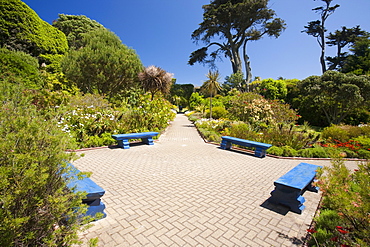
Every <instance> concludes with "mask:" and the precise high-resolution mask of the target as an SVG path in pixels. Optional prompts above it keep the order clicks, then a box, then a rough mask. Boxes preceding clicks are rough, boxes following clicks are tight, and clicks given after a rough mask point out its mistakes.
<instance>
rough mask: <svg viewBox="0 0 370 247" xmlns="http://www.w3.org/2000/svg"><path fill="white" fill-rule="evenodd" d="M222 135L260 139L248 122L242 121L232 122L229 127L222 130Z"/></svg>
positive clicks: (253, 139)
mask: <svg viewBox="0 0 370 247" xmlns="http://www.w3.org/2000/svg"><path fill="white" fill-rule="evenodd" d="M223 135H226V136H233V137H237V138H242V139H246V140H252V141H261V135H260V134H259V133H258V132H256V131H255V129H254V128H253V127H252V126H251V125H250V124H248V123H244V122H233V123H232V124H231V125H230V127H229V128H227V129H225V130H224V132H223Z"/></svg>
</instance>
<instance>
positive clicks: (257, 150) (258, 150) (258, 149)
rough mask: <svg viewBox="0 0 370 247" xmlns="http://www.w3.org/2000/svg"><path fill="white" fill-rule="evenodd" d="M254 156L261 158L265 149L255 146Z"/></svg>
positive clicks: (264, 154) (264, 153)
mask: <svg viewBox="0 0 370 247" xmlns="http://www.w3.org/2000/svg"><path fill="white" fill-rule="evenodd" d="M254 156H256V157H260V158H263V157H265V156H266V149H262V148H258V147H257V148H256V151H254Z"/></svg>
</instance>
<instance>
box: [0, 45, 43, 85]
mask: <svg viewBox="0 0 370 247" xmlns="http://www.w3.org/2000/svg"><path fill="white" fill-rule="evenodd" d="M0 74H2V75H8V76H9V75H11V76H16V77H21V78H23V80H22V82H23V83H24V84H25V86H26V87H27V88H34V89H35V88H41V86H42V81H41V76H40V73H39V70H38V61H37V59H36V58H34V57H31V56H30V55H29V54H26V53H24V52H18V51H10V50H8V49H5V48H0Z"/></svg>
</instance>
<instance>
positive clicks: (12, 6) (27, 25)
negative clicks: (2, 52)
mask: <svg viewBox="0 0 370 247" xmlns="http://www.w3.org/2000/svg"><path fill="white" fill-rule="evenodd" d="M3 46H5V47H8V48H11V49H14V50H20V51H24V52H27V53H29V54H31V55H32V56H34V57H37V56H39V55H40V54H64V53H65V52H67V50H68V43H67V39H66V36H65V35H64V34H63V33H62V32H61V31H59V30H58V29H56V28H54V27H53V26H51V25H50V24H48V23H47V22H45V21H43V20H41V19H40V17H39V16H38V15H37V14H36V13H35V11H33V10H32V9H31V8H29V7H28V6H27V5H26V4H25V3H23V2H22V1H21V0H7V1H0V47H3Z"/></svg>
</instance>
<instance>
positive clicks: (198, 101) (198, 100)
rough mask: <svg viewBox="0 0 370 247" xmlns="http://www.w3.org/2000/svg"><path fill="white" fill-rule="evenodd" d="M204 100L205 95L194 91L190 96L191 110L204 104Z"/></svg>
mask: <svg viewBox="0 0 370 247" xmlns="http://www.w3.org/2000/svg"><path fill="white" fill-rule="evenodd" d="M203 100H204V97H203V95H199V93H192V94H191V96H190V98H189V106H190V110H195V109H197V108H198V107H200V106H201V105H202V102H203Z"/></svg>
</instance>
